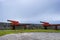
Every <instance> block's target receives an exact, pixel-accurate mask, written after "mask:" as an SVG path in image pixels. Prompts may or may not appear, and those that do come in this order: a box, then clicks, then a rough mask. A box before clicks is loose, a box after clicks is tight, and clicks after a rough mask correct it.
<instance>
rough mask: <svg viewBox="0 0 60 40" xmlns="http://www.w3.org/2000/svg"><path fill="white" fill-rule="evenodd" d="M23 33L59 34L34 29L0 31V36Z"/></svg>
mask: <svg viewBox="0 0 60 40" xmlns="http://www.w3.org/2000/svg"><path fill="white" fill-rule="evenodd" d="M24 32H57V33H59V32H60V30H44V29H34V30H28V29H26V30H0V36H2V35H6V34H12V33H24Z"/></svg>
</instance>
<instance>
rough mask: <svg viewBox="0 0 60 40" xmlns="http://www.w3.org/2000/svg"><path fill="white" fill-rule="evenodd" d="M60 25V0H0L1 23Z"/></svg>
mask: <svg viewBox="0 0 60 40" xmlns="http://www.w3.org/2000/svg"><path fill="white" fill-rule="evenodd" d="M8 19H10V20H17V21H19V22H20V23H40V21H46V22H50V23H60V0H0V22H7V20H8Z"/></svg>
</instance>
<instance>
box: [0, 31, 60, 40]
mask: <svg viewBox="0 0 60 40" xmlns="http://www.w3.org/2000/svg"><path fill="white" fill-rule="evenodd" d="M0 40H60V33H43V32H42V33H19V34H8V35H5V36H1V37H0Z"/></svg>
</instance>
